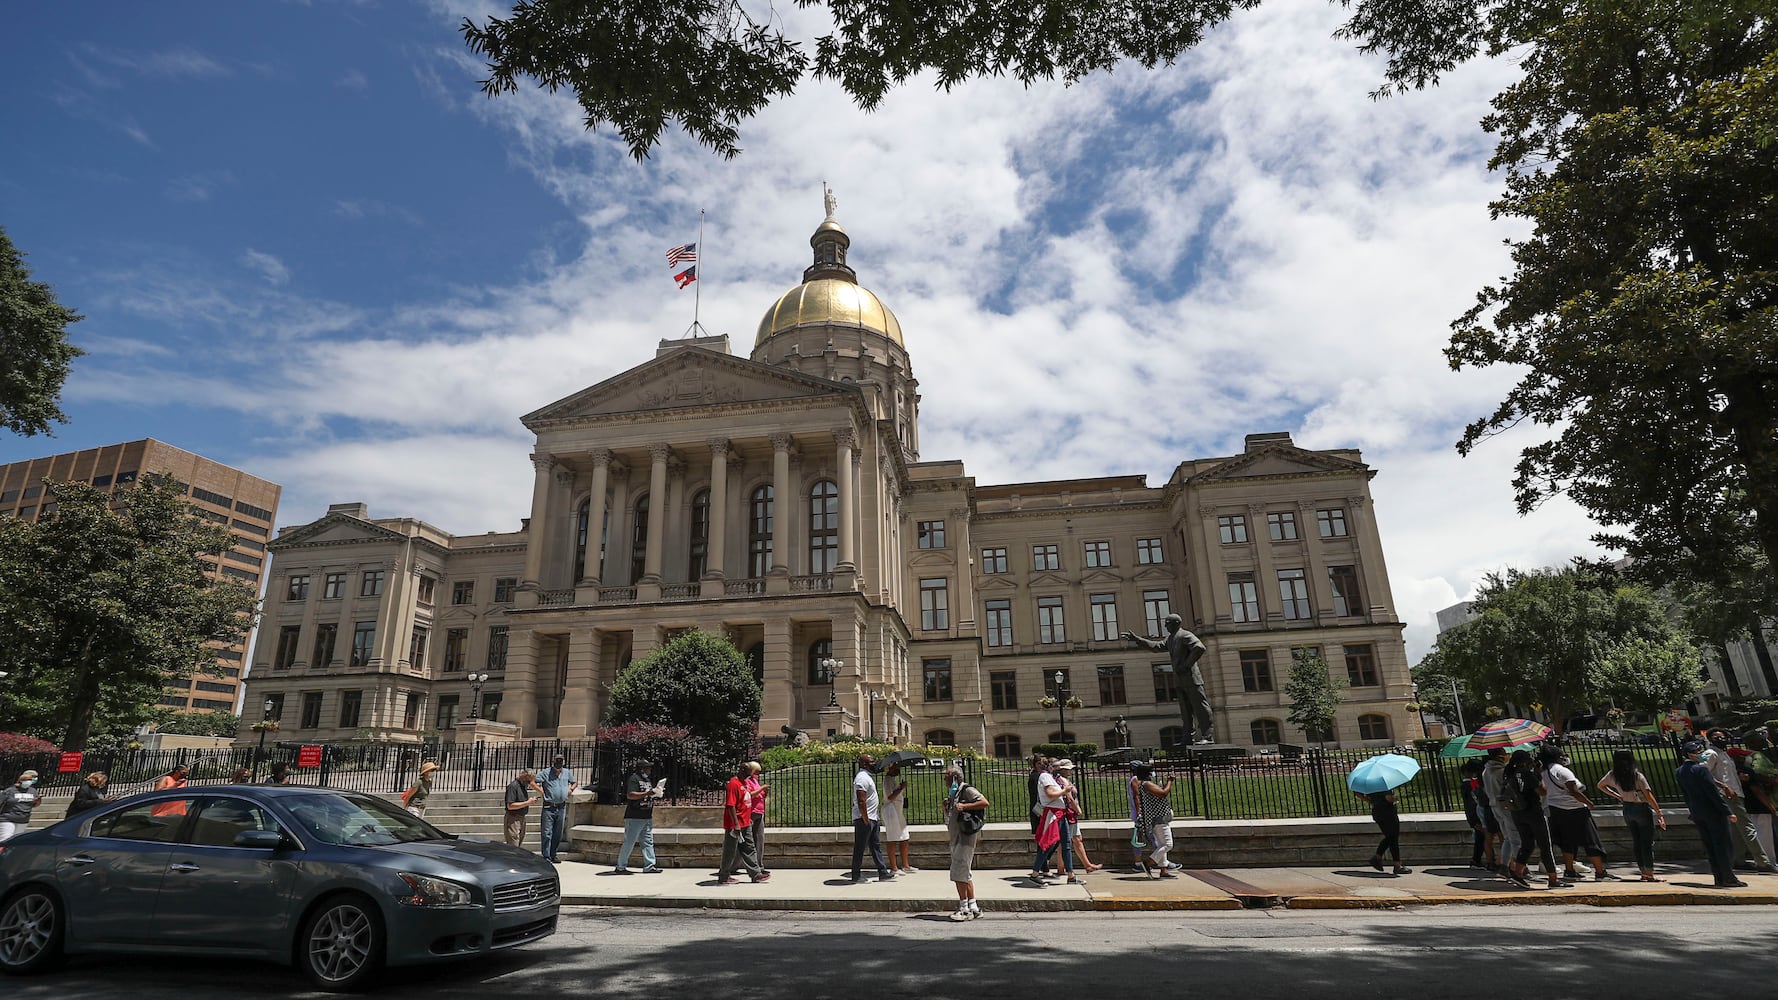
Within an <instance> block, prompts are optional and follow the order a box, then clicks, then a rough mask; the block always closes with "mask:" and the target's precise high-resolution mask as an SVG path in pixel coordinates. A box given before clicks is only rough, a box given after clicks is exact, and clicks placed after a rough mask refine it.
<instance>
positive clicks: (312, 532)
mask: <svg viewBox="0 0 1778 1000" xmlns="http://www.w3.org/2000/svg"><path fill="white" fill-rule="evenodd" d="M401 537H402V535H401V533H400V532H397V531H390V530H389V529H388V528H384V527H379V526H378V525H375V524H372V523H370V522H369V521H366V520H363V519H361V518H356V517H353V516H351V515H350V514H328V515H327V516H326V517H323V518H321V519H320V520H318V521H311V522H309V523H308V524H305V525H303V526H302V527H300V528H296V529H293V530H291V531H286V532H284V533H283V534H280V535H279V536H278V537H276V538H274V539H272V540H271V541H270V542H268V543H266V548H268V549H270V550H272V551H273V552H276V551H278V550H279V549H291V548H296V547H298V546H304V545H344V544H348V543H351V542H382V541H390V540H394V539H399V538H401Z"/></svg>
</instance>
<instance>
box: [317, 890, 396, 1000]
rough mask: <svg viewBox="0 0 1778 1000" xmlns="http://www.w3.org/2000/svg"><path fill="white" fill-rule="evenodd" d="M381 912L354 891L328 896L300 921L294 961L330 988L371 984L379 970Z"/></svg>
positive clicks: (341, 990)
mask: <svg viewBox="0 0 1778 1000" xmlns="http://www.w3.org/2000/svg"><path fill="white" fill-rule="evenodd" d="M383 945H384V936H383V916H382V914H381V913H379V912H378V910H377V907H376V904H375V903H372V902H371V901H370V900H368V899H366V898H364V897H363V896H360V895H357V894H356V893H349V894H345V895H339V896H331V897H329V898H327V899H325V900H323V901H322V902H321V904H320V905H319V906H317V907H315V909H314V910H313V911H312V912H311V913H310V914H309V917H308V919H307V920H304V921H303V925H302V933H300V934H298V935H297V939H296V965H297V968H299V969H301V970H302V973H303V975H304V976H306V977H307V978H308V980H309V982H311V983H313V984H314V985H315V986H316V987H317V988H319V989H323V990H327V991H329V992H332V993H355V992H358V991H360V990H365V989H369V988H370V987H371V986H372V985H373V984H374V983H375V981H376V978H377V976H378V975H379V974H380V973H381V972H382V971H383Z"/></svg>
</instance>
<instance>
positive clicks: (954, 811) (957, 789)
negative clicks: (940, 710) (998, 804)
mask: <svg viewBox="0 0 1778 1000" xmlns="http://www.w3.org/2000/svg"><path fill="white" fill-rule="evenodd" d="M945 786H946V788H947V789H948V791H947V792H946V794H945V802H944V808H945V832H947V833H948V834H950V841H951V881H952V882H954V883H956V885H957V912H956V913H953V914H951V919H952V920H955V921H958V922H961V921H964V920H974V919H975V918H977V917H979V916H981V915H982V908H981V907H980V906H979V905H978V904H977V903H976V901H975V875H974V873H973V872H971V871H970V866H971V865H972V864H974V862H975V845H976V840H977V839H978V838H979V837H980V835H981V832H982V827H983V826H986V825H987V822H988V800H987V798H985V797H984V796H983V795H982V793H981V792H979V791H977V790H976V788H975V786H974V785H971V784H969V783H968V782H966V781H964V780H963V769H962V768H961V767H958V766H957V765H955V764H952V765H951V766H950V767H948V768H946V769H945Z"/></svg>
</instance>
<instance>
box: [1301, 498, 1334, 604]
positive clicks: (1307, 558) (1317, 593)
mask: <svg viewBox="0 0 1778 1000" xmlns="http://www.w3.org/2000/svg"><path fill="white" fill-rule="evenodd" d="M1296 520H1297V537H1298V538H1299V539H1301V540H1302V545H1303V575H1304V576H1306V577H1308V578H1309V579H1308V584H1309V606H1310V607H1311V608H1312V609H1313V610H1314V612H1315V615H1314V622H1315V624H1317V625H1319V624H1321V620H1322V619H1323V618H1329V619H1331V618H1332V617H1333V583H1332V582H1331V581H1330V580H1328V578H1327V561H1326V560H1325V559H1323V558H1321V528H1320V526H1319V525H1318V524H1317V523H1316V521H1315V505H1314V504H1312V503H1298V504H1297V506H1296ZM1310 532H1314V534H1310Z"/></svg>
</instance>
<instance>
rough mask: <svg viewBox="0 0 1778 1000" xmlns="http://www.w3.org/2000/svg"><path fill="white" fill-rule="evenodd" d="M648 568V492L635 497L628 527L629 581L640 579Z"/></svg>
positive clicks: (633, 581)
mask: <svg viewBox="0 0 1778 1000" xmlns="http://www.w3.org/2000/svg"><path fill="white" fill-rule="evenodd" d="M647 568H648V494H646V493H644V494H643V495H642V496H640V497H638V498H637V499H636V517H635V519H634V527H632V528H631V529H630V582H631V583H635V582H636V581H637V580H640V579H642V573H643V572H644V571H645V570H646V569H647Z"/></svg>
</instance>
